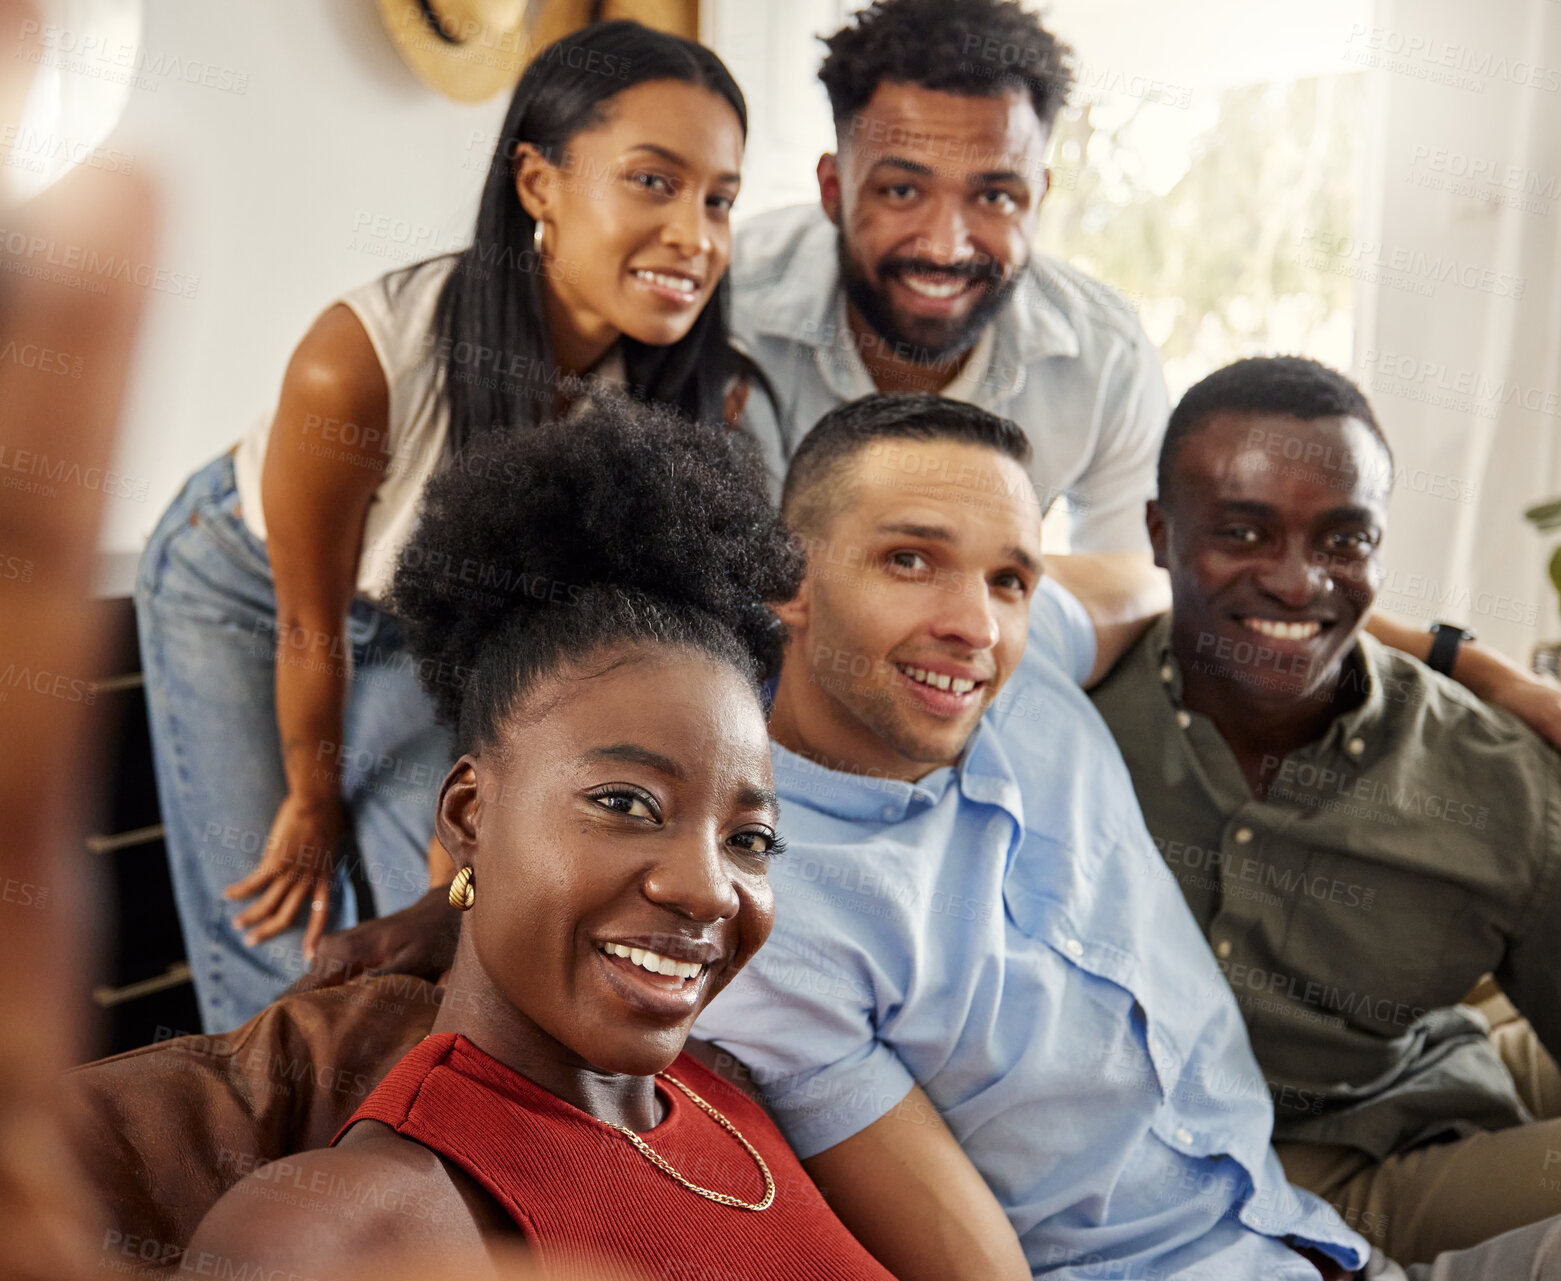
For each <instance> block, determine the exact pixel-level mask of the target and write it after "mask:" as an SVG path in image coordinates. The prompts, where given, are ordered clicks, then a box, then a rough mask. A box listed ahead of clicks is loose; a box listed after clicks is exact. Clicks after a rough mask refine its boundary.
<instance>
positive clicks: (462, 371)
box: [432, 21, 748, 454]
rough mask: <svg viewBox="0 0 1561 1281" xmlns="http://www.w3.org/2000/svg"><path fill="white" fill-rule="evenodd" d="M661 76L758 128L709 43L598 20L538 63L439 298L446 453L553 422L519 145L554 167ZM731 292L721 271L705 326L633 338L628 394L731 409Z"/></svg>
mask: <svg viewBox="0 0 1561 1281" xmlns="http://www.w3.org/2000/svg"><path fill="white" fill-rule="evenodd" d="M651 80H677V81H681V82H682V83H684V84H692V85H697V86H699V87H700V88H704V89H710V90H712V91H713V92H715V93H718V94H720V95H721V96H722V97H723V98H725V99H726V100H727V102H729V103H731V105H732V109H733V110H734V111H736V112H737V118H738V120H739V121H740V122H741V124H742V129H743V136H744V138H745V139H746V137H747V133H748V107H747V104H746V103H745V102H744V101H743V94H742V90H741V89H739V88H738V87H737V82H736V81H735V80H733V79H732V74H731V72H729V71H728V70H727V69H726V66H725V64H724V63H722V61H721V59H720V58H718V57H716V55H715V54H714V53H712V52H711V51H710V50H709V49H706V48H705V47H704V46H703V45H700V44H696V43H694V42H693V41H692V40H685V39H683V38H682V37H681V36H674V35H669V34H667V33H666V32H662V31H655V30H652V29H651V28H649V27H645V26H641V25H640V24H639V23H637V22H628V21H616V22H600V23H595V24H593V25H591V26H588V27H585V28H583V29H582V30H580V31H577V32H574V33H573V34H571V35H568V36H565V37H564V38H563V39H562V40H559V41H556V42H555V43H553V44H551V45H549V46H548V47H547V48H546V49H543V50H542V51H540V52H539V53H538V54H537V55H536V57H535V58H533V59H532V61H531V63H530V65H529V66H527V68H526V72H525V74H524V75H523V76H521V78H520V83H519V84H518V85H517V86H516V88H515V96H514V98H513V99H511V101H510V107H509V113H508V115H506V116H505V119H504V127H503V129H502V131H501V133H500V136H499V144H498V147H497V149H496V150H495V152H494V155H493V161H492V164H491V165H490V166H489V169H488V179H487V182H486V183H485V184H484V186H483V189H482V202H481V204H480V205H479V206H478V209H477V229H476V232H475V234H474V236H473V238H472V244H471V246H470V247H469V248H467V249H465V250H463V251H462V252H461V253H460V254H459V255H458V257H457V260H456V263H455V266H454V268H453V269H452V270H451V272H450V276H449V279H448V280H447V281H446V282H445V285H444V288H443V290H442V292H441V293H440V296H439V306H438V309H437V311H436V312H435V316H434V326H433V329H434V332H433V335H432V336H433V337H435V338H436V339H437V342H438V350H437V356H438V362H439V376H440V380H441V385H442V389H443V394H444V396H445V398H446V403H447V404H448V405H449V409H450V429H449V449H450V451H451V453H452V454H453V453H455V452H458V451H459V450H460V449H461V448H462V447H463V446H464V445H465V444H466V443H467V442H468V441H469V440H471V438H472V437H473V436H475V435H477V434H479V433H480V432H482V431H485V430H487V429H488V428H491V427H506V428H513V427H529V426H534V425H536V424H537V423H539V422H545V421H547V420H548V419H549V418H551V417H552V412H553V398H554V392H555V391H556V389H557V384H556V379H557V378H558V372H557V368H556V366H555V364H554V360H553V352H552V344H551V342H550V341H549V340H548V332H547V320H546V314H545V311H544V309H543V292H542V290H543V285H542V264H541V263H539V262H538V261H537V259H536V255H535V254H534V253H533V251H532V236H533V233H534V232H535V229H536V222H535V220H534V219H533V218H532V217H531V215H530V214H528V213H527V212H526V211H525V208H524V207H523V206H522V205H521V203H520V200H519V199H518V198H517V196H516V194H515V179H514V170H513V168H512V162H513V159H514V156H515V149H516V148H517V147H518V146H519V145H520V144H521V143H523V142H526V143H530V144H531V145H532V146H534V147H536V148H537V150H538V151H540V152H541V153H542V155H543V156H545V157H546V158H547V159H548V161H549V162H550V163H552V164H559V163H561V162H562V161H563V159H564V153H565V148H566V144H567V143H568V142H569V140H570V139H571V138H572V137H574V135H575V134H577V133H579V132H580V131H581V130H583V129H588V128H590V127H592V126H593V125H595V124H598V123H600V122H601V120H602V118H603V114H604V107H605V104H606V103H607V102H609V101H610V100H611V99H612V98H614V97H616V96H617V95H618V94H620V93H622V92H623V91H624V90H625V89H628V88H631V87H633V86H634V85H637V84H644V83H645V82H647V81H651ZM730 289H731V286H730V284H729V282H728V280H727V279H726V278H725V277H723V278H722V280H721V282H720V284H719V285H718V286H717V288H716V290H715V293H714V294H713V295H712V296H711V299H710V301H709V303H707V304H706V306H705V309H704V310H703V311H702V312H701V313H700V315H699V318H698V319H697V320H696V321H695V322H694V326H693V328H692V329H690V330H689V332H688V333H687V334H686V335H684V337H683V338H681V339H680V340H679V341H677V342H675V343H673V344H671V345H670V346H667V347H653V346H649V345H647V344H645V343H641V342H636V341H634V340H633V339H631V338H630V337H628V335H624V336H623V339H622V348H623V356H624V370H625V375H626V381H627V383H628V389H629V391H630V393H631V394H632V395H634V396H635V397H637V398H640V399H647V400H652V401H658V402H661V403H663V404H667V405H670V406H672V407H674V408H676V409H678V410H680V411H682V412H683V413H684V414H686V415H688V416H689V417H691V418H705V419H714V418H718V417H720V415H721V411H722V401H723V397H724V395H725V391H726V387H727V383H728V381H729V380H730V378H731V377H732V376H733V375H734V374H735V373H736V372H737V370H738V369H739V368H740V367H741V366H742V365H743V364H745V363H746V362H741V361H740V359H739V357H738V356H737V354H736V353H735V352H734V351H733V350H732V348H731V347H730V346H729V345H728V342H727V325H728V319H729V317H730V314H731V302H730Z"/></svg>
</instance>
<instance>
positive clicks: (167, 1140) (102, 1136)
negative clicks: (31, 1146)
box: [64, 974, 444, 1272]
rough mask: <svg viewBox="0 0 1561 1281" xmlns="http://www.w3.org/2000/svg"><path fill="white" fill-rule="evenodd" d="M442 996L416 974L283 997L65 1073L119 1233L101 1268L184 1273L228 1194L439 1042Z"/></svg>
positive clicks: (80, 1140)
mask: <svg viewBox="0 0 1561 1281" xmlns="http://www.w3.org/2000/svg"><path fill="white" fill-rule="evenodd" d="M443 995H444V989H443V988H441V987H435V986H433V985H432V984H430V983H428V982H425V981H424V980H422V979H418V978H413V977H410V976H408V975H398V974H392V975H382V976H379V977H376V978H362V979H358V980H355V981H354V982H352V983H349V984H346V985H345V986H342V987H335V988H327V989H324V990H322V991H318V992H309V993H305V994H303V995H299V996H291V997H286V998H284V999H283V1000H280V1001H277V1002H276V1003H275V1004H273V1005H271V1006H268V1007H267V1008H266V1009H265V1010H263V1011H262V1012H261V1013H259V1014H257V1015H256V1016H255V1017H254V1018H252V1019H251V1020H250V1021H249V1022H248V1023H246V1024H244V1026H243V1027H241V1028H239V1029H238V1030H237V1031H234V1032H229V1033H225V1034H222V1035H214V1036H181V1037H176V1038H174V1039H172V1040H167V1041H162V1042H159V1043H157V1044H155V1045H148V1046H144V1047H142V1048H141V1049H138V1050H131V1051H130V1052H128V1053H126V1054H119V1055H116V1056H114V1057H113V1058H111V1059H101V1060H99V1061H98V1062H96V1063H88V1064H85V1065H83V1066H82V1067H79V1068H76V1069H74V1070H73V1071H71V1072H69V1073H67V1074H66V1077H65V1082H64V1087H65V1091H66V1097H67V1104H68V1107H69V1110H70V1115H71V1121H72V1128H73V1138H74V1139H75V1141H76V1143H77V1144H78V1149H79V1151H80V1153H81V1156H82V1160H83V1164H84V1165H85V1166H86V1169H87V1171H88V1173H89V1175H90V1176H91V1178H92V1181H93V1184H94V1186H95V1187H96V1189H97V1192H98V1195H99V1197H100V1198H101V1200H102V1202H103V1204H104V1207H105V1211H106V1216H107V1221H108V1229H107V1231H106V1233H105V1235H104V1239H103V1242H102V1246H101V1251H102V1266H104V1267H105V1268H107V1269H109V1270H111V1271H117V1272H125V1271H140V1270H145V1269H159V1270H160V1269H165V1268H173V1267H176V1266H177V1265H178V1263H179V1261H180V1259H181V1258H182V1256H183V1252H184V1248H185V1246H186V1245H188V1243H189V1241H190V1237H191V1236H192V1235H193V1233H194V1231H195V1228H196V1225H197V1224H199V1223H200V1221H201V1218H202V1217H203V1216H204V1215H205V1213H206V1211H207V1210H209V1209H210V1208H211V1206H212V1205H213V1204H214V1203H215V1202H216V1200H217V1199H218V1198H219V1197H220V1196H221V1195H222V1194H223V1193H224V1192H226V1191H227V1190H228V1188H230V1187H232V1186H233V1184H235V1183H237V1182H238V1181H239V1180H240V1179H242V1178H243V1177H244V1176H245V1175H247V1174H250V1173H251V1172H253V1171H254V1170H255V1169H256V1168H258V1167H259V1166H262V1165H265V1164H266V1163H267V1162H270V1161H276V1160H278V1159H279V1158H282V1157H285V1156H288V1155H290V1154H292V1153H296V1152H303V1151H307V1150H308V1149H310V1148H319V1147H324V1146H326V1145H327V1144H328V1143H329V1142H330V1141H331V1139H332V1137H333V1136H334V1135H335V1134H336V1132H337V1130H339V1129H340V1128H341V1126H342V1125H343V1124H344V1123H345V1122H346V1120H347V1119H348V1117H350V1116H351V1115H352V1113H353V1112H354V1111H356V1110H357V1108H358V1106H359V1105H360V1104H361V1103H362V1102H363V1101H364V1099H366V1098H367V1097H368V1094H369V1092H370V1091H371V1090H372V1089H373V1088H374V1087H375V1086H376V1085H377V1084H378V1083H379V1082H380V1080H381V1079H382V1078H383V1077H384V1075H385V1073H386V1072H388V1071H389V1070H390V1069H391V1067H393V1066H394V1065H395V1063H396V1062H397V1061H398V1060H399V1059H400V1058H401V1056H402V1055H404V1054H405V1053H406V1052H407V1051H408V1050H409V1049H411V1048H412V1046H414V1045H416V1044H417V1042H418V1041H420V1040H421V1039H422V1038H423V1037H424V1036H426V1035H427V1034H428V1031H429V1029H430V1028H431V1027H432V1025H433V1021H434V1015H435V1014H436V1013H437V1012H438V1008H439V1002H440V1000H441V999H442V998H443ZM278 1184H279V1186H281V1187H285V1170H283V1171H280V1172H279V1174H278Z"/></svg>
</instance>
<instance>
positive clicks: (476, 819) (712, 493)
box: [185, 400, 888, 1281]
mask: <svg viewBox="0 0 1561 1281" xmlns="http://www.w3.org/2000/svg"><path fill="white" fill-rule="evenodd" d="M800 574H801V561H800V558H799V556H798V554H797V552H796V551H795V550H794V549H793V548H792V547H791V546H790V544H789V543H788V540H787V538H786V535H785V531H784V529H783V528H782V526H781V524H780V522H779V517H778V516H777V515H776V514H775V512H774V509H773V508H772V506H771V504H770V502H769V500H768V498H767V496H766V489H765V480H764V474H763V469H762V467H761V465H760V463H759V462H758V460H757V457H756V454H755V453H754V452H753V451H752V450H751V449H750V448H749V447H748V445H747V443H746V442H745V441H744V439H743V438H741V437H740V436H737V435H729V434H727V433H724V432H723V431H721V430H720V428H718V427H707V426H703V425H698V426H696V425H694V424H691V423H689V422H686V421H683V420H680V419H676V418H672V417H670V416H667V415H665V414H664V412H663V411H659V410H651V409H648V408H646V407H644V406H642V405H634V404H631V403H628V402H619V401H616V400H612V401H607V402H604V403H601V404H597V405H595V406H593V407H592V408H590V409H589V410H588V411H587V412H586V413H585V414H584V415H583V416H579V417H576V418H574V419H572V420H570V421H569V422H567V423H563V424H560V423H550V424H543V425H540V426H537V427H533V428H532V429H530V430H528V431H526V432H516V433H506V434H504V435H502V436H500V437H498V438H489V439H486V440H484V441H481V442H479V443H478V444H477V445H476V446H475V447H474V448H473V449H472V450H471V451H469V452H468V453H467V454H465V455H464V456H463V458H462V460H460V461H459V463H458V465H456V466H453V467H451V468H449V469H447V470H446V471H445V472H444V473H442V474H441V475H439V476H438V477H436V478H435V479H434V481H433V482H432V483H431V485H430V487H429V489H428V491H427V497H426V499H425V507H424V509H423V513H422V516H421V520H420V525H419V528H418V531H417V533H416V535H415V536H414V538H413V540H412V542H411V543H410V544H409V546H408V547H407V549H406V551H405V552H404V553H403V554H402V557H401V560H400V563H399V566H398V568H397V572H396V579H395V585H394V600H395V605H396V611H397V613H398V614H399V615H400V616H401V617H403V618H404V619H406V620H408V631H409V638H410V641H411V644H412V649H413V652H414V653H415V654H416V655H417V658H418V661H419V663H420V675H421V677H422V679H423V681H424V684H425V685H426V687H427V688H428V690H429V692H430V693H431V694H432V695H433V697H434V699H435V700H436V702H437V703H438V705H439V708H440V711H441V713H442V714H443V715H444V716H445V717H446V718H447V719H448V720H449V721H450V722H451V723H452V724H453V725H454V727H455V733H456V751H457V752H458V753H459V759H458V760H457V762H456V764H455V766H454V767H453V768H452V769H451V771H450V773H449V774H448V776H447V777H446V778H445V780H444V784H443V787H442V788H441V790H440V794H439V803H438V810H437V814H436V821H435V827H436V831H437V833H438V836H439V839H440V841H441V843H442V844H443V845H444V847H445V849H447V850H448V851H449V852H450V854H451V856H452V858H453V859H454V861H455V865H456V867H457V869H458V875H457V878H456V880H455V883H454V884H453V885H452V887H451V897H452V900H453V901H456V902H457V903H458V904H459V905H462V906H465V907H467V908H468V911H467V912H466V915H465V916H464V918H463V920H462V928H461V934H460V942H459V945H458V948H457V952H456V959H455V963H454V966H453V968H452V970H451V973H450V977H449V981H448V986H447V989H446V996H445V1000H444V1003H443V1006H442V1008H441V1010H440V1013H439V1016H438V1018H437V1019H436V1021H435V1023H434V1030H433V1032H432V1034H431V1035H430V1036H429V1037H428V1038H427V1039H426V1040H425V1041H423V1042H422V1043H421V1044H420V1045H419V1046H418V1047H417V1048H416V1049H414V1050H413V1051H412V1052H411V1053H410V1054H408V1055H407V1056H406V1058H404V1059H403V1060H402V1061H401V1063H400V1064H398V1065H397V1067H396V1068H394V1069H393V1070H392V1071H391V1073H390V1074H389V1076H388V1077H387V1078H386V1079H385V1080H384V1081H383V1082H382V1083H381V1084H380V1086H379V1087H378V1088H377V1089H376V1090H375V1091H374V1092H373V1093H372V1094H371V1095H370V1097H369V1098H368V1100H367V1102H365V1104H364V1105H363V1106H362V1107H361V1108H360V1109H359V1110H358V1112H357V1113H356V1115H355V1116H354V1117H353V1119H352V1121H351V1122H349V1123H348V1125H347V1126H346V1127H345V1128H344V1129H343V1131H342V1133H341V1134H340V1135H338V1136H337V1139H336V1142H335V1144H334V1146H332V1147H331V1148H329V1149H326V1150H321V1151H316V1152H310V1153H305V1154H304V1155H302V1156H300V1157H296V1158H289V1159H288V1161H287V1163H286V1164H287V1166H288V1169H287V1172H286V1178H285V1179H281V1178H277V1177H275V1169H274V1168H272V1169H270V1170H268V1169H262V1170H260V1171H257V1172H256V1173H255V1174H253V1175H251V1176H250V1177H249V1178H247V1179H245V1180H244V1181H242V1182H241V1183H239V1184H238V1185H236V1186H235V1187H234V1188H233V1189H232V1190H231V1191H229V1192H228V1193H227V1195H226V1196H224V1197H223V1198H222V1200H221V1201H219V1202H218V1203H217V1205H216V1206H215V1207H214V1208H213V1209H212V1211H211V1213H210V1214H209V1215H208V1216H207V1218H206V1220H205V1221H204V1222H203V1223H202V1225H201V1227H200V1229H199V1230H198V1232H197V1233H196V1236H195V1239H194V1240H193V1241H192V1242H191V1244H190V1246H189V1250H188V1252H187V1254H186V1256H185V1260H186V1262H185V1266H186V1268H187V1269H193V1270H195V1271H200V1270H201V1269H202V1267H203V1266H205V1265H208V1264H209V1265H210V1270H211V1271H212V1274H213V1275H227V1270H228V1269H232V1270H234V1271H239V1272H241V1273H242V1275H246V1276H249V1275H256V1276H258V1275H264V1276H277V1275H285V1274H287V1273H292V1274H298V1275H302V1276H309V1277H328V1276H330V1275H332V1274H333V1273H334V1272H336V1271H339V1270H344V1269H346V1268H347V1267H348V1266H349V1265H350V1266H352V1267H356V1266H359V1265H361V1264H363V1263H364V1261H365V1260H366V1259H368V1258H370V1257H372V1256H375V1255H395V1254H407V1253H410V1252H421V1251H426V1250H434V1251H437V1252H439V1254H440V1256H441V1257H442V1258H453V1257H454V1256H455V1254H456V1253H459V1252H461V1251H463V1250H471V1249H482V1248H487V1247H493V1246H495V1245H496V1244H498V1243H499V1242H501V1241H505V1240H511V1241H512V1240H514V1239H515V1238H516V1237H517V1236H518V1237H519V1238H521V1239H523V1240H524V1242H525V1244H526V1245H527V1246H528V1247H529V1248H530V1249H531V1250H532V1251H533V1252H534V1253H535V1254H536V1255H537V1256H539V1257H540V1258H541V1259H542V1260H543V1261H544V1262H550V1263H561V1264H563V1265H564V1269H565V1271H566V1272H574V1271H577V1270H584V1269H588V1268H589V1267H590V1266H591V1262H592V1261H593V1260H609V1261H615V1262H620V1263H624V1264H627V1265H629V1266H630V1267H631V1268H633V1269H634V1270H635V1271H637V1272H639V1273H643V1274H645V1275H647V1276H650V1277H656V1278H668V1279H671V1278H703V1277H710V1278H720V1279H722V1281H727V1279H733V1281H735V1279H738V1278H741V1279H743V1281H748V1279H753V1281H759V1279H761V1278H774V1279H775V1281H804V1279H806V1278H821V1279H822V1278H841V1279H855V1278H862V1279H864V1281H865V1279H868V1278H871V1279H873V1281H883V1279H884V1278H887V1277H888V1273H886V1272H885V1271H884V1270H883V1269H882V1268H881V1267H880V1266H879V1265H878V1264H877V1263H876V1262H875V1261H874V1260H873V1259H872V1257H871V1256H870V1255H868V1253H867V1252H866V1251H865V1250H864V1249H863V1248H862V1247H861V1246H860V1245H858V1244H857V1242H856V1241H855V1240H854V1239H853V1238H852V1237H851V1236H850V1235H849V1234H848V1233H847V1232H846V1230H845V1228H844V1227H843V1226H842V1225H841V1224H840V1222H839V1221H838V1220H837V1219H836V1218H835V1217H834V1215H833V1214H832V1213H831V1212H830V1210H829V1209H828V1207H827V1206H826V1205H825V1203H824V1201H823V1199H822V1198H821V1197H820V1195H819V1192H818V1190H817V1189H816V1188H815V1187H814V1186H813V1184H812V1183H811V1182H810V1181H809V1179H808V1177H807V1175H806V1174H805V1173H804V1172H803V1170H802V1167H801V1166H800V1165H799V1164H798V1162H797V1160H796V1158H795V1157H794V1156H793V1155H792V1153H791V1151H790V1150H789V1149H788V1147H787V1146H786V1143H785V1140H784V1139H783V1138H782V1137H781V1135H780V1133H779V1131H778V1130H776V1129H775V1127H774V1125H773V1124H772V1123H771V1122H770V1121H769V1119H768V1118H767V1117H766V1116H765V1114H764V1113H763V1112H762V1111H761V1110H760V1109H759V1107H758V1106H756V1105H755V1104H754V1103H752V1102H751V1101H749V1100H748V1099H747V1098H746V1097H745V1096H744V1095H743V1094H742V1093H740V1092H739V1091H738V1090H736V1089H735V1088H733V1087H732V1086H730V1085H728V1084H726V1083H725V1082H723V1081H722V1080H720V1079H719V1078H717V1077H716V1076H714V1075H713V1074H711V1073H710V1072H708V1071H706V1070H705V1069H704V1068H703V1067H701V1066H700V1065H699V1064H698V1063H696V1062H695V1061H694V1060H693V1059H692V1058H690V1057H689V1056H688V1055H687V1054H684V1053H683V1046H684V1042H685V1040H686V1039H687V1037H688V1033H689V1029H690V1028H691V1027H692V1026H693V1023H694V1020H695V1018H696V1016H697V1015H698V1014H699V1012H700V1010H701V1009H703V1008H704V1006H705V1005H706V1004H707V1003H708V1002H709V1001H710V1000H711V999H712V998H713V997H714V996H715V995H716V994H717V993H718V992H719V991H720V990H721V989H722V988H723V987H725V986H726V984H727V983H728V982H730V981H731V979H732V977H733V976H734V975H735V974H736V973H737V972H738V970H740V969H741V968H742V966H743V965H744V964H745V963H746V962H747V961H748V960H749V958H750V957H752V956H753V954H754V952H755V951H756V950H757V949H758V947H759V946H760V944H762V943H763V942H764V940H765V938H766V936H767V935H768V934H769V930H770V924H771V919H772V911H773V899H772V896H771V891H770V888H769V885H768V882H767V880H766V864H767V863H768V862H769V861H770V860H771V859H773V858H774V857H776V855H778V854H779V853H780V850H781V844H780V841H779V839H778V837H777V835H776V830H775V829H776V820H777V811H776V801H775V796H774V793H773V790H772V779H771V773H770V755H769V739H768V737H767V734H766V730H765V720H764V713H763V710H762V708H761V704H760V692H759V691H760V683H761V682H762V681H763V680H764V679H765V678H766V677H767V676H768V675H769V674H770V673H771V672H772V671H773V670H774V669H775V667H776V666H777V665H778V662H779V658H780V650H781V643H782V640H781V632H780V629H779V627H778V624H777V623H776V620H775V618H774V616H773V615H772V614H771V613H770V611H769V609H768V608H767V607H766V604H765V602H766V601H773V600H785V599H789V598H790V597H791V596H792V595H793V594H794V592H795V591H796V589H797V585H798V581H799V578H800ZM203 1261H204V1262H203ZM251 1269H258V1271H251ZM278 1269H280V1270H281V1271H280V1272H279V1271H277V1270H278Z"/></svg>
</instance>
